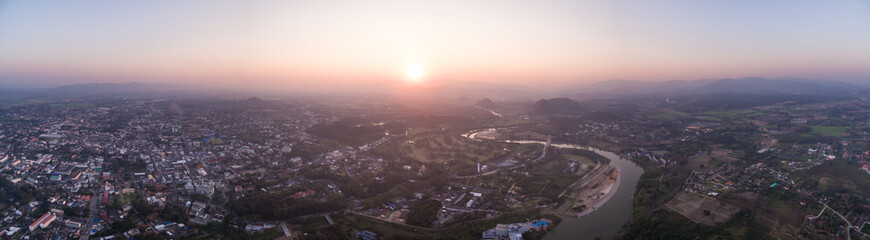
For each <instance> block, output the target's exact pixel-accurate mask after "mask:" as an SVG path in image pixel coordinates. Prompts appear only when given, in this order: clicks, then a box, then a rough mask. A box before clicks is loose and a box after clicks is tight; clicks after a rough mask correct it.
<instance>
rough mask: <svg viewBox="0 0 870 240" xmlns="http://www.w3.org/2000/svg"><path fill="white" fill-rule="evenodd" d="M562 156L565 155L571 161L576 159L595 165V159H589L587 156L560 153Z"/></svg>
mask: <svg viewBox="0 0 870 240" xmlns="http://www.w3.org/2000/svg"><path fill="white" fill-rule="evenodd" d="M562 156H565V158H567V159H568V160H571V161H578V162H580V163H583V164H586V165H595V161H593V160H592V159H589V158H588V157H584V156H580V155H577V154H570V153H565V154H562Z"/></svg>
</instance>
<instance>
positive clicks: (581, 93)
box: [561, 77, 870, 98]
mask: <svg viewBox="0 0 870 240" xmlns="http://www.w3.org/2000/svg"><path fill="white" fill-rule="evenodd" d="M868 90H870V88H868V87H867V86H860V85H855V84H850V83H843V82H831V81H823V80H814V79H805V78H775V79H770V78H760V77H747V78H739V79H731V78H726V79H701V80H692V81H682V80H678V81H665V82H644V81H630V80H609V81H602V82H597V83H593V84H589V85H582V86H577V87H575V88H571V89H569V90H565V91H562V92H561V94H563V95H565V96H568V97H576V98H620V97H649V96H661V95H667V96H688V95H709V94H726V93H740V94H743V93H750V94H820V95H828V94H843V93H856V92H865V91H868Z"/></svg>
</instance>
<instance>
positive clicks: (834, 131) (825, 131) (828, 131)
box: [809, 125, 850, 137]
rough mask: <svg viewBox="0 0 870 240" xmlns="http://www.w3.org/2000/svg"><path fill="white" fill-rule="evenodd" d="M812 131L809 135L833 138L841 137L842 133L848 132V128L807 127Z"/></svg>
mask: <svg viewBox="0 0 870 240" xmlns="http://www.w3.org/2000/svg"><path fill="white" fill-rule="evenodd" d="M809 127H810V129H812V131H811V132H810V134H815V133H818V134H822V135H828V136H834V137H840V136H843V133H844V132H846V131H848V130H849V129H850V127H846V126H822V125H810V126H809Z"/></svg>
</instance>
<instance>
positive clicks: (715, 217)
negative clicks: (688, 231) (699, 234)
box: [665, 191, 740, 226]
mask: <svg viewBox="0 0 870 240" xmlns="http://www.w3.org/2000/svg"><path fill="white" fill-rule="evenodd" d="M665 207H666V208H668V209H670V210H671V211H674V212H677V213H679V214H680V215H683V216H685V217H687V218H689V219H691V220H692V221H695V222H697V223H701V224H704V225H708V226H713V225H714V224H716V223H722V222H726V221H728V219H731V216H733V215H734V213H737V211H739V210H740V208H739V207H736V206H734V205H731V204H727V203H725V202H720V201H718V200H716V199H713V198H709V197H705V196H702V195H698V194H694V193H690V192H685V191H683V192H680V193H679V194H677V196H674V198H673V199H671V201H669V202H668V203H666V204H665Z"/></svg>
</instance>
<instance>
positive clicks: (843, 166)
mask: <svg viewBox="0 0 870 240" xmlns="http://www.w3.org/2000/svg"><path fill="white" fill-rule="evenodd" d="M792 175H795V176H799V177H801V178H805V179H809V180H812V181H817V182H818V183H819V188H820V189H823V190H824V189H839V190H847V191H852V192H857V193H859V194H861V195H865V196H867V195H870V175H867V173H865V172H864V171H862V170H861V169H859V168H858V166H856V165H851V164H848V163H847V162H846V161H845V160H842V159H836V160H832V161H829V162H826V163H825V164H823V165H822V166H818V167H815V168H812V169H810V170H808V171H796V172H795V174H792Z"/></svg>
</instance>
